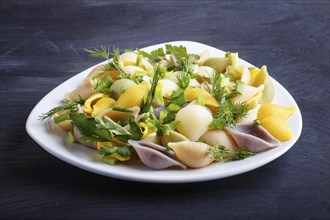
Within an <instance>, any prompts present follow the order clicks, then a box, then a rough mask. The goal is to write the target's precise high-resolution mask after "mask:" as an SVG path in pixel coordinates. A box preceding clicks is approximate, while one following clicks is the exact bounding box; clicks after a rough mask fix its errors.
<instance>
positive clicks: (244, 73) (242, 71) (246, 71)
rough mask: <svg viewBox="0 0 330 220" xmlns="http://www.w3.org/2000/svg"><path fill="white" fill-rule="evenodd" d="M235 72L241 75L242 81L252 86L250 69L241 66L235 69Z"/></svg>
mask: <svg viewBox="0 0 330 220" xmlns="http://www.w3.org/2000/svg"><path fill="white" fill-rule="evenodd" d="M235 70H236V71H237V72H239V73H240V74H241V81H242V82H244V83H245V84H246V85H248V84H250V81H251V76H250V72H249V69H248V68H247V66H245V65H240V66H237V67H235Z"/></svg>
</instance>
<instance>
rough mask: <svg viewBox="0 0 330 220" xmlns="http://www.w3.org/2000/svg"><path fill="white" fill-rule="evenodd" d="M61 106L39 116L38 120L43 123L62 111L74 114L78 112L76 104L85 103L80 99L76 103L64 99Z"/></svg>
mask: <svg viewBox="0 0 330 220" xmlns="http://www.w3.org/2000/svg"><path fill="white" fill-rule="evenodd" d="M61 102H62V105H60V106H57V107H55V108H52V109H51V110H49V111H48V112H46V113H43V114H42V115H40V116H39V120H40V121H43V120H45V119H47V118H51V117H52V116H53V115H54V114H55V113H57V112H60V111H64V110H68V111H70V112H76V111H77V110H78V104H79V105H82V104H84V103H85V100H83V99H82V98H81V97H80V99H79V100H78V101H71V100H68V99H64V100H62V101H61Z"/></svg>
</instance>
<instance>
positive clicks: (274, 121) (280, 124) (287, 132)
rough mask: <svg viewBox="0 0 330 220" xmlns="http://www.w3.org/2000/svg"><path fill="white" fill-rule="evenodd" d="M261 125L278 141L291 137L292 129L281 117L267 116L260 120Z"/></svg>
mask: <svg viewBox="0 0 330 220" xmlns="http://www.w3.org/2000/svg"><path fill="white" fill-rule="evenodd" d="M261 125H262V127H264V128H265V129H266V130H267V131H268V132H269V133H271V134H272V135H273V136H274V137H275V138H276V139H277V140H279V141H287V140H289V139H291V138H292V135H293V134H292V130H291V128H290V126H289V125H288V123H286V122H285V121H284V120H283V119H280V118H276V117H267V118H264V119H263V120H262V122H261Z"/></svg>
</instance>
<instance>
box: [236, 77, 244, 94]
mask: <svg viewBox="0 0 330 220" xmlns="http://www.w3.org/2000/svg"><path fill="white" fill-rule="evenodd" d="M243 88H244V82H242V81H241V80H236V86H235V92H236V93H238V94H242V92H243Z"/></svg>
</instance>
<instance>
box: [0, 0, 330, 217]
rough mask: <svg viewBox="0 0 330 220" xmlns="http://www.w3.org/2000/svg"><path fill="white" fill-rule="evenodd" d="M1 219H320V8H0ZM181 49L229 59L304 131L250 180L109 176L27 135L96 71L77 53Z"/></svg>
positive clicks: (326, 211) (323, 77) (325, 72)
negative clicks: (273, 89) (50, 105)
mask: <svg viewBox="0 0 330 220" xmlns="http://www.w3.org/2000/svg"><path fill="white" fill-rule="evenodd" d="M0 4H1V8H0V21H1V27H0V34H1V37H0V43H1V48H0V59H1V60H0V62H1V64H0V71H1V74H0V77H1V79H0V85H1V90H0V91H1V97H0V98H1V99H0V102H1V103H0V104H1V119H0V123H1V124H0V126H1V148H0V163H1V166H0V174H1V178H0V179H1V180H0V184H1V185H0V187H1V188H0V190H1V191H0V193H1V194H0V196H1V197H0V199H1V200H0V219H132V218H136V219H155V218H157V219H329V218H330V208H329V207H330V200H329V198H330V195H329V182H330V181H329V180H330V179H329V176H330V175H329V148H330V145H329V143H330V139H329V127H330V120H329V107H330V104H329V87H330V86H329V81H330V78H329V75H330V73H329V60H330V58H329V1H327V0H324V1H323V0H315V1H312V0H302V1H255V0H254V1H253V0H252V1H243V0H242V1H239V0H235V1H88V0H83V1H75V0H70V1H42V0H40V1H39V0H25V1H18V0H15V1H1V2H0ZM176 40H191V41H197V42H201V43H204V44H208V45H211V46H214V47H216V48H220V49H222V50H229V51H239V54H240V57H241V58H243V59H245V60H247V61H249V62H251V63H253V64H255V65H256V66H261V65H264V64H266V65H267V67H268V70H269V72H270V74H271V76H273V77H274V78H275V79H276V80H277V81H279V82H280V83H281V84H282V85H283V86H284V87H285V88H287V89H288V91H289V92H290V93H291V94H292V96H293V97H294V98H295V100H296V101H297V103H298V105H299V107H300V108H301V111H302V115H303V122H304V125H303V131H302V135H301V137H300V139H299V140H298V142H297V143H296V144H295V146H294V147H293V148H292V149H291V150H290V151H288V152H287V153H286V154H285V155H283V156H281V157H280V158H278V159H276V160H275V161H273V162H271V163H269V164H267V165H266V166H263V167H261V168H259V169H257V170H255V171H251V172H248V173H245V174H242V175H238V176H235V177H231V178H226V179H221V180H215V181H209V182H203V183H193V184H176V185H165V184H145V183H135V182H128V181H122V180H116V179H111V178H107V177H103V176H99V175H96V174H93V173H89V172H86V171H83V170H80V169H78V168H76V167H73V166H71V165H69V164H66V163H64V162H62V161H61V160H59V159H57V158H55V157H53V156H51V155H50V154H48V153H47V152H45V151H44V150H43V149H42V148H41V147H39V146H38V145H37V144H36V143H35V142H34V141H33V140H32V139H31V138H30V137H29V136H28V135H27V133H26V131H25V122H26V119H27V116H28V114H29V112H30V111H31V110H32V108H33V107H34V105H35V104H36V103H37V102H38V101H39V100H40V99H41V98H42V97H43V96H44V95H46V94H47V93H48V92H49V91H50V90H51V89H53V88H54V87H56V86H57V85H58V84H60V83H61V82H63V81H65V80H66V79H68V78H70V77H72V76H73V75H75V74H77V73H79V72H81V71H82V70H84V69H86V68H88V67H90V66H92V65H94V64H96V63H98V62H99V61H98V60H95V59H93V58H90V57H87V56H86V54H85V53H84V52H83V50H82V48H95V47H98V46H99V45H101V44H104V45H109V46H111V45H115V46H117V47H119V48H121V49H135V48H136V47H144V46H148V45H152V44H156V43H162V42H167V41H176Z"/></svg>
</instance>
